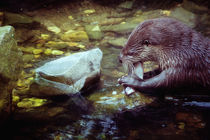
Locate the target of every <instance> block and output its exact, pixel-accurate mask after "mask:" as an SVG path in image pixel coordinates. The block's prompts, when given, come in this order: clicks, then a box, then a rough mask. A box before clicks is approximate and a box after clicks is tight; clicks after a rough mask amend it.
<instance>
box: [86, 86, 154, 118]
mask: <svg viewBox="0 0 210 140" xmlns="http://www.w3.org/2000/svg"><path fill="white" fill-rule="evenodd" d="M88 99H89V100H90V101H91V102H93V105H94V107H95V109H96V113H98V114H101V113H106V114H107V113H116V112H119V111H123V110H132V109H135V108H137V107H144V106H146V105H148V104H150V103H152V102H153V101H154V98H152V97H148V96H145V95H143V94H141V93H138V92H135V93H133V94H132V95H129V96H127V95H126V94H125V93H123V87H112V88H107V89H106V90H104V91H103V90H102V91H98V92H96V93H93V94H91V95H90V96H89V97H88Z"/></svg>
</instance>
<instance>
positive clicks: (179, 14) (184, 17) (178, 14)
mask: <svg viewBox="0 0 210 140" xmlns="http://www.w3.org/2000/svg"><path fill="white" fill-rule="evenodd" d="M170 16H171V17H173V18H176V19H178V20H180V21H182V22H184V23H186V24H187V25H189V26H190V27H194V26H195V20H196V16H195V14H194V13H192V12H190V11H187V10H186V9H184V8H182V7H177V8H174V9H173V10H172V11H171V14H170Z"/></svg>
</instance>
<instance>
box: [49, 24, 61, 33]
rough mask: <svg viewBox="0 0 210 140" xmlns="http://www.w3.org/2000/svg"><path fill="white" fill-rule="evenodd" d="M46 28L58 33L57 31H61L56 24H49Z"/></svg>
mask: <svg viewBox="0 0 210 140" xmlns="http://www.w3.org/2000/svg"><path fill="white" fill-rule="evenodd" d="M47 30H48V31H51V32H53V33H55V34H58V33H60V32H61V29H60V28H58V27H57V26H49V27H47Z"/></svg>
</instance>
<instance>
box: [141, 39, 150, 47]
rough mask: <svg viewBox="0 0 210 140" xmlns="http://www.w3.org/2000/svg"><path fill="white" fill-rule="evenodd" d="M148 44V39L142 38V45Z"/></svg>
mask: <svg viewBox="0 0 210 140" xmlns="http://www.w3.org/2000/svg"><path fill="white" fill-rule="evenodd" d="M149 44H150V42H149V40H143V41H142V45H146V46H149Z"/></svg>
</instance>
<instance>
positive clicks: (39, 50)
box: [33, 49, 43, 55]
mask: <svg viewBox="0 0 210 140" xmlns="http://www.w3.org/2000/svg"><path fill="white" fill-rule="evenodd" d="M42 52H43V50H42V49H34V50H33V54H35V55H37V54H41V53H42Z"/></svg>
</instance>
